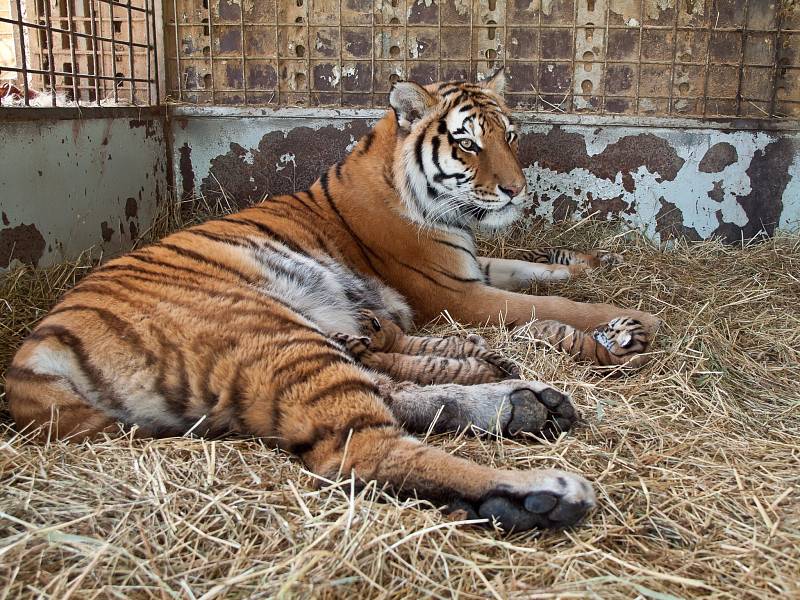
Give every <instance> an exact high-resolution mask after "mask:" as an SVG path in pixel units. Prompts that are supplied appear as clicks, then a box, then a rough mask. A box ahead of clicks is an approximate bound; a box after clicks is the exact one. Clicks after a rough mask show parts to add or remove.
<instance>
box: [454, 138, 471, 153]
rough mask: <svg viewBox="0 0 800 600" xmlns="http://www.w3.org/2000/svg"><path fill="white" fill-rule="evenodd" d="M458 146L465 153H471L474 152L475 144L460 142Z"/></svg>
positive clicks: (468, 141)
mask: <svg viewBox="0 0 800 600" xmlns="http://www.w3.org/2000/svg"><path fill="white" fill-rule="evenodd" d="M458 144H459V145H460V146H461V147H462V148H463V149H464V150H466V151H467V152H473V151H474V150H475V142H473V141H472V140H461V141H460V142H459V143H458Z"/></svg>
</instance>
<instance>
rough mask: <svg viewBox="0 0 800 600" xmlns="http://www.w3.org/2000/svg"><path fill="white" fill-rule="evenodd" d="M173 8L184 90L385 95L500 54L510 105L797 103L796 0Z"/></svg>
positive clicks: (762, 111) (693, 111) (741, 110)
mask: <svg viewBox="0 0 800 600" xmlns="http://www.w3.org/2000/svg"><path fill="white" fill-rule="evenodd" d="M241 3H244V9H243V10H242V5H241ZM169 4H171V5H172V7H171V8H170V6H169ZM167 8H168V10H167V13H168V14H167V29H168V31H171V33H170V34H168V35H167V36H166V37H167V41H168V47H167V52H168V56H169V57H170V74H169V82H170V90H171V93H172V95H173V96H174V97H175V99H177V100H180V101H186V102H192V103H201V104H203V103H205V104H239V105H264V104H266V105H281V106H349V107H354V106H383V105H384V103H385V94H386V92H387V91H388V89H389V88H390V86H391V84H392V83H393V82H394V81H396V80H398V79H412V80H415V81H418V82H420V83H430V82H433V81H437V80H441V79H471V78H476V77H477V78H480V77H482V76H484V75H486V74H488V73H490V72H492V71H493V70H494V69H496V68H497V67H499V66H501V65H504V66H505V67H506V68H507V70H508V80H509V90H508V100H509V103H510V104H511V105H512V107H515V108H518V109H527V110H538V111H543V112H555V113H589V114H600V115H602V114H623V115H653V116H683V117H751V118H766V117H775V116H777V117H797V116H799V115H800V83H798V81H800V16H798V14H800V5H798V4H797V3H796V2H793V1H791V0H775V1H772V2H761V1H759V0H512V1H509V0H268V1H267V2H264V3H260V2H255V1H254V0H169V1H168V7H167ZM251 61H253V62H254V63H255V67H253V68H255V72H254V73H253V76H252V77H250V76H249V74H250V73H251V67H250V63H251Z"/></svg>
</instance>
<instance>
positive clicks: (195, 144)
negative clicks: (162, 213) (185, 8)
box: [172, 107, 800, 243]
mask: <svg viewBox="0 0 800 600" xmlns="http://www.w3.org/2000/svg"><path fill="white" fill-rule="evenodd" d="M381 115H382V111H363V110H359V111H353V110H346V109H341V110H330V109H313V110H303V109H281V110H278V111H270V112H268V113H265V112H263V111H261V110H255V109H238V108H205V109H204V108H191V107H185V108H182V109H178V110H177V111H176V114H175V117H174V123H175V124H176V126H175V128H174V130H173V132H172V135H173V140H172V144H173V147H174V149H175V156H174V157H173V163H174V165H173V170H174V172H175V174H176V179H177V181H176V184H177V187H178V192H179V194H180V195H181V196H182V197H183V199H184V200H185V201H190V200H191V199H192V198H193V197H196V196H203V197H205V198H206V199H209V198H214V197H215V196H219V197H221V196H223V195H224V197H225V199H226V200H227V201H233V202H235V203H236V204H238V205H239V206H244V205H246V204H249V203H251V202H255V201H260V200H262V199H263V198H264V197H266V196H268V195H274V194H281V193H289V192H293V191H297V190H302V189H305V188H306V187H307V186H309V185H310V184H311V183H312V182H313V181H314V180H315V179H316V178H317V177H318V176H319V175H320V174H321V173H322V172H323V171H324V170H325V169H326V168H328V167H329V166H330V165H332V164H334V163H335V162H337V161H338V160H340V159H341V158H342V157H343V156H344V155H345V153H346V152H347V151H348V150H349V149H350V148H352V147H353V146H354V145H355V142H356V141H357V140H358V138H359V137H361V136H362V135H364V134H365V133H366V132H367V131H368V130H369V128H370V127H371V126H372V124H373V123H374V122H375V121H376V120H377V119H378V118H380V116H381ZM518 117H519V119H520V121H521V129H522V134H521V138H520V158H521V160H522V163H523V167H524V169H525V172H526V174H527V178H528V185H529V189H530V192H531V198H530V201H531V204H530V207H529V209H528V217H529V218H532V219H533V218H541V219H545V220H548V221H554V220H568V219H580V218H587V217H588V218H595V219H612V218H614V219H619V220H621V221H622V222H624V223H626V224H628V225H630V226H631V227H634V228H637V229H640V230H643V231H645V232H646V233H647V234H648V235H649V236H651V237H652V238H653V239H654V240H657V241H667V240H670V239H674V238H676V237H687V238H690V239H707V238H710V237H712V236H719V237H722V238H724V239H726V240H728V241H731V242H734V243H738V242H740V241H741V240H742V239H749V238H752V237H754V236H757V235H759V233H760V232H762V231H763V232H764V233H766V234H768V235H772V234H773V233H774V232H775V231H776V230H779V229H782V230H793V231H798V230H800V133H798V131H797V129H796V128H795V129H791V128H788V127H787V128H778V129H776V130H773V131H761V130H758V129H755V128H753V127H752V126H753V125H755V123H751V124H748V123H745V122H741V123H739V124H738V126H733V125H729V124H728V125H726V124H716V125H710V124H698V123H696V122H693V121H691V120H687V119H652V118H637V119H628V122H627V123H624V122H620V119H619V118H610V117H569V116H564V115H559V116H542V115H538V116H537V117H536V119H535V121H534V119H532V118H531V117H530V116H526V115H525V114H520V115H518ZM748 125H749V126H750V128H748Z"/></svg>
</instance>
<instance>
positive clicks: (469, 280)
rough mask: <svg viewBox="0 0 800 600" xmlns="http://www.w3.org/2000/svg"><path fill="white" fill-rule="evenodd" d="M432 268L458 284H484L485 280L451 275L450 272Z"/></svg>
mask: <svg viewBox="0 0 800 600" xmlns="http://www.w3.org/2000/svg"><path fill="white" fill-rule="evenodd" d="M432 268H433V270H434V271H436V272H437V273H439V274H440V275H443V276H445V277H447V278H448V279H452V280H453V281H458V282H461V283H482V282H483V279H477V278H475V277H460V276H459V275H456V274H455V273H449V272H447V271H443V270H442V269H439V268H437V267H432Z"/></svg>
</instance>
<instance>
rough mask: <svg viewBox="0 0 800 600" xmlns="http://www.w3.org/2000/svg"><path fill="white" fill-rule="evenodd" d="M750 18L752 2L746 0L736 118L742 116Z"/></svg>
mask: <svg viewBox="0 0 800 600" xmlns="http://www.w3.org/2000/svg"><path fill="white" fill-rule="evenodd" d="M749 18H750V0H744V23H742V47H741V49H740V50H739V82H738V83H737V85H736V116H737V117H740V116H741V115H742V81H743V79H744V48H745V45H746V44H747V21H748V19H749Z"/></svg>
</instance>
